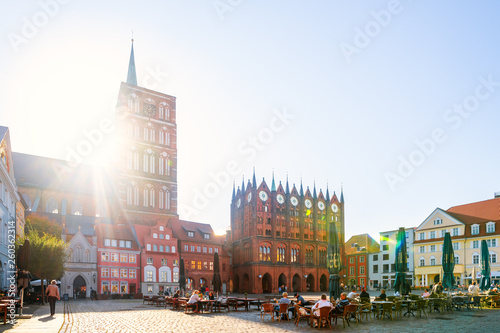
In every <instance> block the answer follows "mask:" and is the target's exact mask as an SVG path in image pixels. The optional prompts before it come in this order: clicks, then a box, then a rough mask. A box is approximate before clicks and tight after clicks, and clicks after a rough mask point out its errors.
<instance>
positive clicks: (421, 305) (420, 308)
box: [417, 299, 427, 318]
mask: <svg viewBox="0 0 500 333" xmlns="http://www.w3.org/2000/svg"><path fill="white" fill-rule="evenodd" d="M422 313H423V314H424V315H425V318H427V313H426V312H425V301H424V300H423V299H422V300H418V301H417V315H418V316H419V317H421V316H422Z"/></svg>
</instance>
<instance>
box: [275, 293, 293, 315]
mask: <svg viewBox="0 0 500 333" xmlns="http://www.w3.org/2000/svg"><path fill="white" fill-rule="evenodd" d="M279 304H288V305H289V304H290V300H289V299H288V293H287V292H284V293H283V297H282V298H281V299H280V301H279ZM279 304H277V305H275V306H274V311H276V316H278V311H279V310H280V306H279Z"/></svg>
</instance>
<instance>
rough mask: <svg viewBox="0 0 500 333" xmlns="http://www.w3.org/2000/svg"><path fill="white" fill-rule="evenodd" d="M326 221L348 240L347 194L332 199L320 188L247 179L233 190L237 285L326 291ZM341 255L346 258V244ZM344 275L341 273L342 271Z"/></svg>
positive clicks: (255, 290)
mask: <svg viewBox="0 0 500 333" xmlns="http://www.w3.org/2000/svg"><path fill="white" fill-rule="evenodd" d="M328 223H336V226H337V230H338V232H339V235H340V243H341V244H344V197H343V194H342V195H341V198H340V201H339V200H338V199H337V195H336V194H335V193H334V195H333V197H332V198H330V195H329V193H328V190H327V191H326V197H325V196H324V195H323V192H322V191H321V190H320V191H319V194H316V187H314V189H313V193H312V194H311V192H310V191H309V188H307V189H306V191H305V192H304V190H303V187H302V184H301V185H300V192H299V191H297V189H296V188H295V185H293V186H292V189H291V190H290V189H289V185H288V180H287V182H286V188H285V189H284V188H283V186H282V185H281V183H280V184H279V186H278V188H276V186H275V182H274V178H273V181H272V185H271V188H269V187H268V186H267V184H266V182H265V180H263V181H262V183H261V184H260V185H259V186H257V182H256V180H255V174H254V176H253V182H252V183H250V181H249V182H248V184H247V186H246V187H245V185H244V183H243V184H242V185H241V188H238V190H237V191H236V190H233V198H232V202H231V232H232V245H233V289H234V290H235V291H240V292H250V293H263V292H264V293H271V292H277V291H278V289H279V286H282V285H284V286H286V287H287V290H288V291H320V290H321V291H326V290H327V289H328V279H329V273H328V270H327V268H326V257H327V246H328V238H327V237H328ZM341 251H342V257H343V248H342V249H341ZM341 275H342V272H341Z"/></svg>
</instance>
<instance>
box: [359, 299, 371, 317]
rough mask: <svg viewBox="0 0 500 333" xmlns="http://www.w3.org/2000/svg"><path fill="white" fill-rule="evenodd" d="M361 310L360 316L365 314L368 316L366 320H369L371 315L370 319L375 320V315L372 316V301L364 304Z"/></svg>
mask: <svg viewBox="0 0 500 333" xmlns="http://www.w3.org/2000/svg"><path fill="white" fill-rule="evenodd" d="M360 310H361V314H360V318H362V317H363V316H364V317H365V318H366V320H367V321H368V316H370V320H371V321H373V317H372V305H371V304H370V303H368V304H364V305H363V306H362V307H361V308H360Z"/></svg>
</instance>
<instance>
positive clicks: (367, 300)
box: [360, 297, 370, 304]
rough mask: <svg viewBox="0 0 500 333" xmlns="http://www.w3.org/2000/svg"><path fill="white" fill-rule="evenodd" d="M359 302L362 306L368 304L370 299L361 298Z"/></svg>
mask: <svg viewBox="0 0 500 333" xmlns="http://www.w3.org/2000/svg"><path fill="white" fill-rule="evenodd" d="M360 301H361V303H363V304H370V297H361V298H360Z"/></svg>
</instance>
